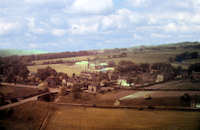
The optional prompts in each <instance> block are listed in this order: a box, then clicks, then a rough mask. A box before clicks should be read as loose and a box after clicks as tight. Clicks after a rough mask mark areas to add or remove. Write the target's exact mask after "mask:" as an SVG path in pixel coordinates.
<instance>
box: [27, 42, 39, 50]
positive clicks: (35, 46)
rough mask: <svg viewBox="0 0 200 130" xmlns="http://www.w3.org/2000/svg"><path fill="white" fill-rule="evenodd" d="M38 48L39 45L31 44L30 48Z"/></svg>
mask: <svg viewBox="0 0 200 130" xmlns="http://www.w3.org/2000/svg"><path fill="white" fill-rule="evenodd" d="M37 47H38V45H37V44H35V43H30V44H29V48H31V49H36V48H37Z"/></svg>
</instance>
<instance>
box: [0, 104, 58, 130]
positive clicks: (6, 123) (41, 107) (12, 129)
mask: <svg viewBox="0 0 200 130" xmlns="http://www.w3.org/2000/svg"><path fill="white" fill-rule="evenodd" d="M53 111H55V109H54V107H53V106H52V105H51V104H48V103H45V102H29V103H26V104H23V105H20V106H17V107H15V108H13V109H8V110H4V111H0V114H1V116H0V129H2V130H4V129H6V130H39V129H40V127H41V124H42V123H43V120H44V119H45V117H46V115H47V113H48V112H49V113H52V112H53Z"/></svg>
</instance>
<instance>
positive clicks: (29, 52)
mask: <svg viewBox="0 0 200 130" xmlns="http://www.w3.org/2000/svg"><path fill="white" fill-rule="evenodd" d="M44 53H47V52H45V51H39V50H18V49H0V56H1V57H6V56H12V55H18V56H22V55H32V54H44Z"/></svg>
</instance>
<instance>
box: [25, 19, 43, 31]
mask: <svg viewBox="0 0 200 130" xmlns="http://www.w3.org/2000/svg"><path fill="white" fill-rule="evenodd" d="M27 21H28V23H27V25H28V28H29V30H30V31H31V32H33V33H36V34H44V33H45V32H46V31H45V29H43V28H39V27H36V23H35V18H34V17H30V18H27Z"/></svg>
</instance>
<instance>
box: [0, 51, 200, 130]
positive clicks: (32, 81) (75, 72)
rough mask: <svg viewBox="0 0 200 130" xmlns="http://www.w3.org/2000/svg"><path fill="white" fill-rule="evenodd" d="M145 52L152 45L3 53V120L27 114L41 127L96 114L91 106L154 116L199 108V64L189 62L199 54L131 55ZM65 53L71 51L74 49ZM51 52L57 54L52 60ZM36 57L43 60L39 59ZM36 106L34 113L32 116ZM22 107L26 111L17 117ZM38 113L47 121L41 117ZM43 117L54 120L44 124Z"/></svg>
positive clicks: (0, 69)
mask: <svg viewBox="0 0 200 130" xmlns="http://www.w3.org/2000/svg"><path fill="white" fill-rule="evenodd" d="M150 50H151V49H150ZM110 51H111V52H110ZM115 51H116V53H115V54H112V52H115ZM141 51H142V52H141ZM145 51H146V52H145ZM159 51H160V50H159ZM143 52H145V53H151V52H149V49H146V50H145V48H142V49H141V48H140V49H138V50H135V51H134V52H128V51H127V49H121V50H120V49H116V50H113V51H112V50H109V51H98V53H97V52H95V51H94V52H92V54H95V55H94V56H93V55H89V56H88V55H87V53H82V52H81V53H80V52H79V53H74V54H76V55H77V56H79V54H84V55H83V56H79V57H68V58H60V59H59V58H58V59H54V57H58V56H59V55H51V54H49V55H50V56H49V55H48V54H47V55H42V56H40V55H39V56H27V57H26V56H22V57H16V56H12V57H5V58H2V59H1V58H0V63H1V64H0V72H1V74H0V84H1V86H0V112H2V115H4V117H3V118H2V119H3V120H1V119H0V122H4V120H5V121H6V120H9V119H7V117H9V118H11V119H12V118H13V119H16V117H17V118H19V119H20V120H22V118H23V117H24V116H27V117H25V118H23V120H28V122H29V120H30V121H33V120H34V122H37V123H38V124H39V126H40V127H43V125H44V126H49V127H50V126H51V125H52V124H54V123H52V121H53V120H54V118H57V119H56V120H57V121H59V122H62V123H61V124H65V123H66V122H65V120H67V121H68V120H69V119H65V120H62V119H60V117H62V118H63V117H65V118H67V117H69V118H71V117H75V116H78V114H76V113H77V112H81V114H83V115H84V114H86V115H91V116H95V115H93V114H94V113H93V112H91V111H98V112H97V113H98V114H100V115H101V114H102V113H104V112H102V110H103V111H106V112H105V113H104V114H105V115H107V114H106V113H107V111H108V110H109V111H108V113H112V112H116V113H115V115H117V113H118V112H120V111H121V112H122V111H123V112H125V113H126V112H128V111H129V109H130V111H129V112H131V113H132V111H135V112H134V114H133V115H135V114H138V116H139V117H140V116H141V114H142V113H146V114H147V115H148V116H149V117H151V116H152V113H153V112H160V111H162V112H161V113H162V114H157V115H156V116H163V115H168V114H171V113H173V112H174V111H179V112H180V111H183V114H186V113H188V112H194V113H197V112H199V109H200V93H199V92H200V88H199V85H200V82H199V81H200V73H199V72H200V70H199V68H200V64H199V63H198V62H197V63H196V62H195V63H190V64H187V63H186V62H185V61H187V60H188V59H189V60H191V57H195V55H196V53H195V52H191V53H188V52H183V53H181V54H177V55H172V56H171V57H169V61H170V62H168V61H165V62H157V60H156V61H155V62H139V63H138V62H134V60H132V57H131V54H132V53H134V55H137V53H138V55H140V53H143ZM105 53H106V54H105ZM66 54H67V55H69V54H70V56H71V54H72V53H66ZM85 55H86V56H85ZM193 55H194V56H193ZM197 55H198V53H197ZM48 56H49V57H48ZM51 56H52V58H53V59H48V58H51ZM72 56H73V55H72ZM144 56H148V54H145V55H144ZM61 57H63V54H62V55H61ZM198 57H199V56H196V59H197V58H198ZM32 58H33V59H35V58H36V59H40V58H41V59H43V58H44V59H43V60H36V61H35V60H33V59H32ZM46 58H47V59H46ZM147 59H148V58H147ZM152 59H153V58H152ZM196 59H192V60H196ZM161 60H162V59H161ZM180 60H182V61H181V62H180ZM145 61H146V59H145ZM185 65H186V66H187V67H185ZM59 67H61V68H59ZM32 111H34V112H33V113H36V114H34V115H32ZM73 111H74V112H75V113H73ZM18 112H21V114H20V115H23V116H22V117H18V114H17V113H18ZM24 112H25V113H24ZM141 112H142V113H141ZM163 112H164V113H165V112H167V113H168V114H163ZM12 113H14V114H12ZM49 113H50V115H51V116H52V117H49V116H48V114H49ZM60 113H62V114H60ZM118 114H119V113H118ZM146 114H145V115H146ZM66 115H70V116H66ZM95 117H99V116H95ZM117 117H118V116H116V117H115V118H117ZM172 117H173V116H170V119H171V118H172ZM36 118H42V119H43V118H44V120H43V121H42V122H41V121H38V120H35V119H36ZM45 118H47V119H48V120H50V121H47V123H45V122H46V121H45V120H46V119H45ZM78 118H79V117H78ZM179 118H181V117H179ZM193 118H195V117H193ZM195 119H196V118H195ZM75 120H77V119H75ZM83 120H84V121H85V119H83ZM9 122H12V121H10V120H9ZM26 122H27V121H26ZM131 122H132V120H131ZM3 124H4V126H3V127H8V126H5V124H6V123H3ZM58 124H59V123H56V124H55V126H58ZM16 126H17V124H16ZM37 126H38V125H37ZM50 128H51V127H50ZM44 129H45V128H44Z"/></svg>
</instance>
